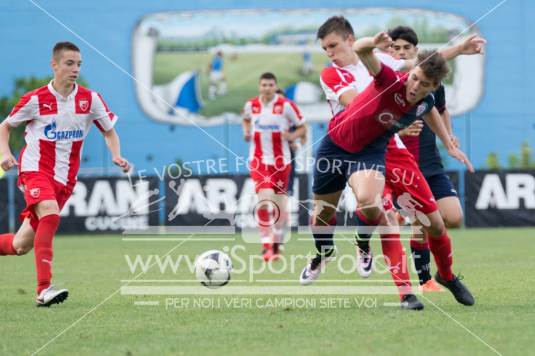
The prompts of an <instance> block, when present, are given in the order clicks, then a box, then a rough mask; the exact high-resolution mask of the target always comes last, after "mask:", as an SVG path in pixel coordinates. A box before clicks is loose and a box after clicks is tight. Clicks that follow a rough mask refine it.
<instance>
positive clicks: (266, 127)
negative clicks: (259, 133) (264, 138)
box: [254, 119, 281, 131]
mask: <svg viewBox="0 0 535 356" xmlns="http://www.w3.org/2000/svg"><path fill="white" fill-rule="evenodd" d="M254 125H255V128H257V129H260V130H273V131H280V130H281V128H280V125H276V124H274V125H262V124H261V123H260V120H258V119H257V120H256V121H255V122H254Z"/></svg>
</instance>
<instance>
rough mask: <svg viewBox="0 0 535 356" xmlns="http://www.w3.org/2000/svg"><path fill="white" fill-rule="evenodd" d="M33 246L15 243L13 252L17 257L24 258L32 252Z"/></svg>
mask: <svg viewBox="0 0 535 356" xmlns="http://www.w3.org/2000/svg"><path fill="white" fill-rule="evenodd" d="M32 248H33V246H32V245H31V244H17V243H15V242H14V243H13V250H15V253H16V254H17V256H23V255H25V254H27V253H28V252H30V251H31V250H32Z"/></svg>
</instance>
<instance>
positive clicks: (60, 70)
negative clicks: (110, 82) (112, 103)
mask: <svg viewBox="0 0 535 356" xmlns="http://www.w3.org/2000/svg"><path fill="white" fill-rule="evenodd" d="M50 64H51V67H52V71H53V73H54V78H53V79H52V81H51V82H50V83H49V84H48V85H45V86H43V87H41V88H38V89H35V90H33V91H30V92H28V93H26V94H25V95H23V96H22V98H21V99H20V101H19V103H18V104H17V105H16V106H15V107H14V108H13V110H12V111H11V113H10V114H9V116H8V117H7V118H6V119H5V120H4V121H3V122H2V123H1V124H0V155H1V156H2V157H3V158H2V161H1V162H0V163H1V167H2V169H4V170H6V171H7V170H9V169H11V168H13V167H15V166H17V167H18V173H19V178H18V185H19V188H20V189H21V191H22V192H23V193H24V199H25V201H26V208H25V209H24V210H23V211H22V213H21V215H20V217H21V221H22V225H21V227H20V228H19V230H18V231H17V233H16V234H2V235H0V255H2V256H6V255H16V256H21V255H24V254H26V253H28V252H29V251H30V250H31V249H32V248H33V249H34V255H35V268H36V272H37V298H36V304H37V306H38V307H49V306H50V305H52V304H57V303H62V302H63V301H64V300H65V299H66V298H67V297H68V295H69V292H68V291H67V290H66V289H58V288H56V287H54V286H53V285H51V279H52V262H53V247H52V245H53V239H54V235H55V234H56V230H57V228H58V226H59V223H60V216H59V214H60V211H61V209H62V208H63V206H64V205H65V203H66V202H67V200H68V199H69V197H70V196H71V194H72V192H73V189H74V186H75V184H76V177H77V173H78V169H79V167H80V157H81V155H82V145H83V142H84V139H85V138H86V137H87V134H88V133H89V129H90V128H91V126H93V125H96V126H97V127H98V129H99V130H100V131H101V132H102V134H103V136H104V140H105V141H106V144H107V146H108V149H109V151H110V153H111V155H112V160H113V163H115V164H116V165H118V166H119V167H121V169H122V170H123V171H124V172H127V171H128V170H129V169H130V164H129V163H128V161H127V160H126V159H124V158H123V157H122V156H121V148H120V141H119V136H118V135H117V132H116V131H115V129H114V126H115V123H116V122H117V116H116V115H115V114H114V113H112V112H111V111H110V110H109V109H108V107H107V106H106V104H105V103H104V101H103V100H102V98H101V96H100V95H99V94H98V93H97V92H94V91H91V90H89V89H86V88H84V87H82V86H80V85H78V84H77V83H76V80H77V79H78V76H79V75H80V67H81V65H82V57H81V54H80V50H79V48H78V47H77V46H76V45H74V44H73V43H70V42H59V43H56V45H55V46H54V48H53V50H52V59H51V62H50ZM21 124H23V125H26V131H25V140H26V146H25V147H24V148H23V149H22V151H21V153H20V156H19V160H18V161H17V160H16V159H15V157H14V156H13V154H12V153H11V150H10V148H9V134H10V130H11V128H13V127H17V126H19V125H21Z"/></svg>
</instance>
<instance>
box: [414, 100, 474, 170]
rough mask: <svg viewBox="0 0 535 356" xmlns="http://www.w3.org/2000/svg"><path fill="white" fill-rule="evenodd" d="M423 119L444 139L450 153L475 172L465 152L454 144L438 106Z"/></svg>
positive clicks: (441, 139)
mask: <svg viewBox="0 0 535 356" xmlns="http://www.w3.org/2000/svg"><path fill="white" fill-rule="evenodd" d="M423 119H424V120H425V122H426V123H427V124H428V125H429V128H430V129H431V130H432V131H433V132H434V133H435V134H436V135H437V136H438V137H439V138H440V141H442V144H443V145H444V147H446V149H447V150H448V154H449V155H450V156H452V157H453V158H455V159H457V160H458V161H460V162H461V163H463V164H464V165H465V166H466V168H467V169H468V171H469V172H473V171H474V167H473V166H472V163H471V162H470V160H469V159H468V157H466V155H465V154H464V152H463V151H461V150H460V149H459V148H457V147H456V146H455V145H454V143H453V141H452V139H451V136H450V135H449V133H448V130H447V129H446V125H444V121H443V119H442V117H441V116H440V114H439V113H438V110H437V109H436V108H433V109H431V111H430V112H429V114H426V115H424V116H423Z"/></svg>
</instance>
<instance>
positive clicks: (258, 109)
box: [243, 95, 305, 167]
mask: <svg viewBox="0 0 535 356" xmlns="http://www.w3.org/2000/svg"><path fill="white" fill-rule="evenodd" d="M243 118H244V120H251V121H252V127H251V130H252V142H251V147H250V151H249V160H250V161H252V160H255V161H256V162H257V163H262V164H266V165H275V166H278V167H280V166H283V165H287V164H289V163H290V162H291V155H290V145H289V143H288V141H287V140H284V139H283V138H282V136H281V134H282V133H283V132H284V131H288V129H289V128H290V127H291V126H300V125H302V124H303V123H304V121H305V120H304V119H303V117H302V115H301V113H300V112H299V109H298V108H297V105H295V103H294V102H293V101H291V100H289V99H285V98H283V97H280V96H278V95H275V97H274V98H273V100H271V101H270V102H269V103H267V104H263V103H262V101H261V100H260V98H259V97H256V98H253V99H249V100H248V101H247V102H246V103H245V106H244V108H243Z"/></svg>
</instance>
